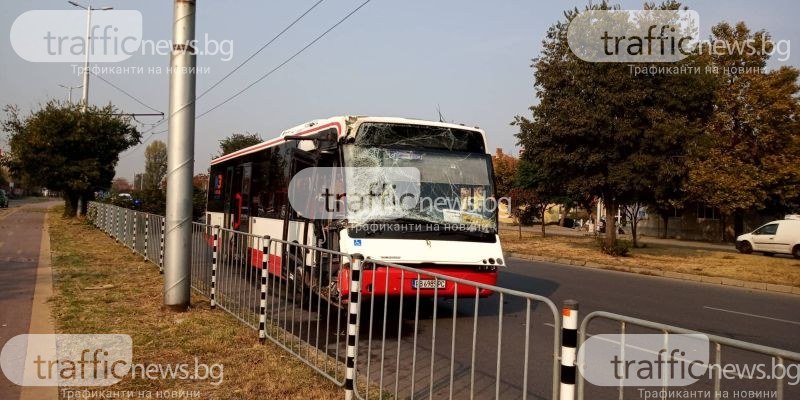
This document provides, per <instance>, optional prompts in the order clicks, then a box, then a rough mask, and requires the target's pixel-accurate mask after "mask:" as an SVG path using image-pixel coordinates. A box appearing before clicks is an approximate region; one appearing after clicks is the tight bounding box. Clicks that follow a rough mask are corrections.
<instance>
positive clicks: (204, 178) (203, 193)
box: [192, 174, 208, 218]
mask: <svg viewBox="0 0 800 400" xmlns="http://www.w3.org/2000/svg"><path fill="white" fill-rule="evenodd" d="M192 189H193V191H192V210H193V212H192V214H193V215H194V217H195V218H198V217H200V216H202V215H203V214H205V212H206V200H207V198H208V174H197V175H195V176H194V177H192Z"/></svg>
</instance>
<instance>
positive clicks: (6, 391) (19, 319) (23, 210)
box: [0, 199, 53, 399]
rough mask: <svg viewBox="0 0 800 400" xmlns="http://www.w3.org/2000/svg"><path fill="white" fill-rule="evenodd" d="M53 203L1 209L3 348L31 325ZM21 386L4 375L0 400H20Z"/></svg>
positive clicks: (0, 343) (33, 202) (17, 203)
mask: <svg viewBox="0 0 800 400" xmlns="http://www.w3.org/2000/svg"><path fill="white" fill-rule="evenodd" d="M51 205H53V203H52V202H40V201H39V200H38V199H37V200H11V202H10V204H9V208H7V209H2V210H0V348H1V347H2V346H4V345H5V343H6V342H7V341H8V340H9V339H11V338H12V337H14V336H16V335H19V334H23V333H27V332H28V328H29V326H30V317H31V305H32V301H33V290H34V286H35V284H36V267H37V265H38V263H39V248H40V245H41V237H42V226H43V224H44V215H45V214H44V212H42V210H43V209H44V208H46V207H49V206H51ZM19 394H20V386H17V385H15V384H13V383H11V382H9V381H8V380H7V379H6V377H5V375H3V374H0V399H17V398H19Z"/></svg>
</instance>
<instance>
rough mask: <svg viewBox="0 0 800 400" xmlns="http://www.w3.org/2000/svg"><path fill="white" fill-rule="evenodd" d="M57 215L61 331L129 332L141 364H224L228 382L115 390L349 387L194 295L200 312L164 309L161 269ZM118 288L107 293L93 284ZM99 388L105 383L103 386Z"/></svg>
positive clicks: (249, 392)
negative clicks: (263, 342) (261, 338)
mask: <svg viewBox="0 0 800 400" xmlns="http://www.w3.org/2000/svg"><path fill="white" fill-rule="evenodd" d="M60 211H61V210H60V209H56V210H54V211H52V212H51V214H50V218H49V220H50V235H51V241H52V249H53V268H54V275H55V276H54V278H55V283H54V286H55V287H54V289H55V293H56V294H55V296H54V298H53V300H52V306H53V312H54V315H55V319H56V330H57V332H58V333H124V334H129V335H130V336H131V337H132V339H133V344H134V349H133V357H134V359H133V362H134V363H136V364H162V365H167V364H173V365H174V364H177V363H188V364H189V365H194V359H195V357H197V358H198V359H199V361H200V362H202V363H206V364H214V363H219V364H222V365H223V366H224V381H223V383H222V384H219V385H216V386H215V385H212V384H211V383H212V382H213V380H198V381H192V380H178V379H159V380H146V379H141V378H138V377H137V378H134V379H131V378H130V377H126V378H125V379H123V380H122V381H121V382H119V383H117V384H116V385H114V386H112V387H109V388H100V389H108V390H113V391H117V390H121V391H126V390H134V391H138V390H142V391H150V392H152V393H153V396H155V393H156V391H163V390H186V391H189V392H190V393H191V392H193V391H194V393H198V392H199V397H197V396H195V397H194V398H202V399H255V398H262V399H266V398H269V399H273V398H280V399H288V398H291V399H295V398H303V399H339V398H341V397H342V396H343V391H342V389H341V388H338V387H337V386H336V385H334V384H333V383H332V382H330V381H328V380H327V379H325V378H323V377H322V376H320V375H318V374H317V372H316V371H314V370H312V369H311V368H309V367H308V366H306V365H305V364H303V363H302V362H300V361H298V360H296V359H294V358H293V357H292V356H291V355H289V354H288V353H286V352H285V351H284V350H282V349H280V348H279V347H277V346H275V345H273V344H272V343H269V342H268V343H267V344H266V345H259V344H258V340H257V336H256V333H255V332H254V331H253V330H251V329H250V328H247V327H245V326H244V325H242V324H241V323H240V322H239V321H237V320H235V319H234V318H232V317H231V316H229V315H228V314H226V313H224V312H222V311H219V310H211V309H210V307H209V303H208V301H207V300H206V299H205V298H203V297H201V296H196V295H194V294H193V297H192V309H191V311H190V312H187V313H172V312H167V311H164V310H162V309H161V302H162V292H161V288H162V284H163V282H162V278H161V275H159V273H158V270H157V269H156V268H155V267H154V266H153V265H152V264H149V263H146V262H144V261H142V260H141V258H140V257H138V256H134V255H132V254H131V252H130V250H128V249H127V248H124V247H123V246H122V245H119V244H115V243H114V241H113V239H110V238H108V237H107V236H105V235H104V234H103V233H102V232H100V231H98V230H97V229H94V228H92V227H91V226H89V225H88V224H86V223H84V222H79V221H76V220H64V219H61V217H60ZM105 284H112V285H114V287H113V288H111V289H107V290H86V289H85V288H87V287H95V286H102V285H105ZM95 389H98V388H95Z"/></svg>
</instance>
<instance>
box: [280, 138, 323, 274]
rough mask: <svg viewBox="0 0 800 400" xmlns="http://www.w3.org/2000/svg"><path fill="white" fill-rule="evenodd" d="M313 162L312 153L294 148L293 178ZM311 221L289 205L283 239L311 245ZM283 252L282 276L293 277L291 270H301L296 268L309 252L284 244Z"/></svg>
mask: <svg viewBox="0 0 800 400" xmlns="http://www.w3.org/2000/svg"><path fill="white" fill-rule="evenodd" d="M315 164H316V161H315V159H314V156H313V155H311V154H310V153H308V152H306V151H303V150H300V149H294V150H293V154H292V168H291V176H292V177H293V178H294V177H296V175H297V173H298V172H300V171H302V170H304V169H306V168H311V167H314V166H315ZM311 184H312V182H304V183H301V184H299V185H293V188H311ZM300 190H302V189H300ZM289 197H292V193H289ZM311 223H312V221H311V220H310V219H309V216H306V215H301V214H299V213H298V212H297V211H296V210H295V209H294V208H292V207H289V212H287V213H286V215H285V216H284V222H283V239H284V240H286V241H288V242H291V243H299V244H303V245H313V244H314V241H313V239H312V237H313V226H312V225H311ZM283 254H284V256H283V260H284V262H283V269H284V272H287V273H288V274H287V275H284V276H287V277H289V278H290V279H293V278H294V276H295V273H293V272H292V271H296V272H301V271H302V269H298V267H301V268H302V267H304V266H306V265H308V257H307V256H308V254H309V252H307V251H305V250H304V249H300V248H298V247H296V246H291V247H290V248H288V249H287V248H286V247H285V246H284V249H283Z"/></svg>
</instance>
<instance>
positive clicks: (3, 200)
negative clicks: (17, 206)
mask: <svg viewBox="0 0 800 400" xmlns="http://www.w3.org/2000/svg"><path fill="white" fill-rule="evenodd" d="M0 208H8V195H7V194H6V191H5V190H3V189H0Z"/></svg>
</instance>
